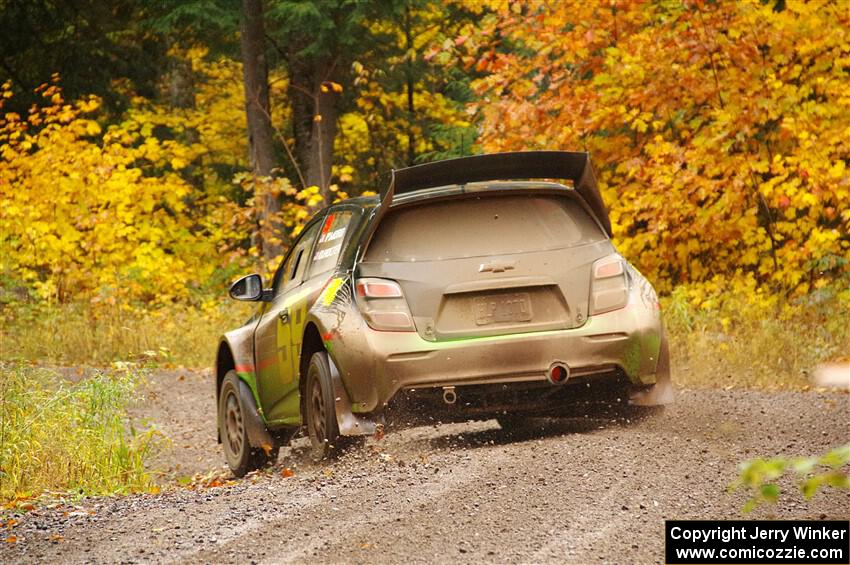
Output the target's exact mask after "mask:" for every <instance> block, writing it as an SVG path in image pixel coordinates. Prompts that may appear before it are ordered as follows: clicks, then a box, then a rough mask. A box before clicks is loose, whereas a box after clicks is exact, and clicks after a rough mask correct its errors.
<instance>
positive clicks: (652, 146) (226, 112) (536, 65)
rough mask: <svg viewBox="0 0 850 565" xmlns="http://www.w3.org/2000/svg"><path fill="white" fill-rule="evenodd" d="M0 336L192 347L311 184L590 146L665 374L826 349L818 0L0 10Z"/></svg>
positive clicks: (847, 147)
mask: <svg viewBox="0 0 850 565" xmlns="http://www.w3.org/2000/svg"><path fill="white" fill-rule="evenodd" d="M0 25H2V28H3V29H4V30H6V32H5V33H4V34H3V36H2V37H0V82H2V84H3V85H2V92H0V96H1V97H2V102H0V104H2V107H0V202H2V205H0V317H2V326H0V358H2V359H5V360H12V359H24V360H29V361H38V362H42V363H44V362H47V363H59V364H105V363H110V362H113V361H116V360H121V359H124V360H126V359H138V358H146V359H148V360H151V359H156V360H157V361H159V362H162V363H166V364H175V365H184V366H195V367H198V366H206V365H209V364H210V363H211V362H212V357H213V352H214V347H215V344H216V338H217V335H219V334H220V333H221V332H222V331H223V330H225V329H227V328H230V327H233V326H235V325H237V324H238V322H239V321H240V320H241V319H242V318H243V317H244V315H245V313H246V312H247V311H246V310H245V309H244V306H240V305H235V304H233V303H230V302H228V301H227V300H226V298H225V297H226V289H227V286H228V283H229V282H230V281H231V280H233V279H234V278H235V277H237V276H239V275H241V274H245V273H248V272H253V271H257V272H261V273H263V274H267V273H269V272H270V270H272V269H273V268H274V267H275V266H276V264H277V263H278V262H279V260H280V256H281V254H282V253H283V252H284V251H285V249H286V246H287V243H288V242H289V241H291V238H292V237H293V235H295V234H296V233H297V231H298V230H299V229H300V226H301V225H303V223H304V222H305V221H306V220H307V219H308V218H309V217H310V216H311V214H312V213H314V212H315V211H316V210H318V209H319V208H320V207H321V206H323V205H325V204H327V203H330V202H331V201H335V200H338V199H341V198H345V197H347V196H356V195H360V194H366V193H369V192H374V191H376V190H377V188H378V186H379V183H380V182H381V175H382V174H383V173H386V172H387V171H389V170H390V169H391V168H393V167H403V166H408V165H412V164H416V163H423V162H428V161H432V160H436V159H443V158H449V157H456V156H461V155H470V154H476V153H482V152H495V151H508V150H523V149H563V150H579V151H589V152H590V153H591V155H592V159H593V162H594V164H595V167H596V169H597V174H598V176H599V179H600V184H601V188H602V191H603V196H604V198H605V201H606V203H607V204H608V206H609V208H610V212H611V219H612V223H613V229H614V240H615V243H616V245H617V246H618V248H619V249H620V250H621V251H622V253H623V254H624V255H625V256H626V257H627V258H628V259H629V260H630V261H631V262H632V263H633V264H634V265H635V266H636V267H637V268H638V269H639V270H640V271H641V272H643V273H644V274H645V275H646V276H647V277H648V278H649V279H650V280H651V281H652V282H653V284H655V286H656V288H658V289H659V291H660V292H661V293H662V295H663V297H664V298H663V303H664V309H665V319H666V323H667V325H668V328H669V331H670V333H671V340H672V348H673V359H674V374H675V379H676V380H677V382H679V383H680V384H681V385H686V386H691V385H699V386H722V387H730V386H758V387H767V388H789V387H790V388H807V387H809V386H811V382H810V379H809V376H810V374H811V372H812V371H813V370H814V369H815V368H816V367H817V366H818V365H819V364H820V363H823V362H826V361H840V360H842V359H846V358H847V356H848V353H850V329H849V328H850V314H848V312H850V310H848V306H850V263H849V262H848V260H850V174H848V170H847V165H848V163H850V89H848V84H850V83H849V82H848V71H850V10H848V9H847V4H846V3H844V2H842V1H839V0H836V1H828V0H814V1H811V2H797V1H791V0H741V1H736V2H712V1H701V0H656V1H653V2H649V1H639V0H616V1H614V0H612V1H607V0H606V1H599V2H583V1H582V2H579V1H571V0H564V1H559V2H536V1H527V2H514V1H504V0H481V1H472V0H469V1H463V0H455V1H452V2H438V1H431V0H382V1H376V2H361V1H356V0H305V1H290V0H242V2H241V3H236V2H226V1H224V0H205V1H202V0H189V1H179V0H157V1H153V2H151V1H145V2H142V1H138V0H115V1H113V2H95V1H93V0H78V1H75V2H68V1H64V0H63V1H49V2H48V1H42V0H39V1H32V2H18V1H8V0H7V1H5V2H2V10H0Z"/></svg>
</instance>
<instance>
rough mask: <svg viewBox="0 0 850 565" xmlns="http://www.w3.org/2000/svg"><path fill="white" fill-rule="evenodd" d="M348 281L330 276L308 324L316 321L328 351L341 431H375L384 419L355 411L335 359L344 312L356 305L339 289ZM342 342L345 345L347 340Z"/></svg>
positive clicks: (325, 348)
mask: <svg viewBox="0 0 850 565" xmlns="http://www.w3.org/2000/svg"><path fill="white" fill-rule="evenodd" d="M335 281H338V282H335ZM346 285H350V277H349V276H347V275H346V276H340V277H335V278H333V279H331V281H330V282H329V283H328V286H327V287H326V291H324V292H323V293H322V295H320V296H319V299H318V300H317V301H316V303H315V304H314V306H313V308H311V310H310V312H309V314H308V316H307V320H306V322H307V323H306V324H305V327H307V326H308V325H309V324H313V325H315V327H316V328H317V329H318V330H319V335H320V336H321V338H322V346H323V348H324V350H325V351H326V352H327V354H328V365H329V367H330V374H331V381H332V384H333V391H334V400H335V402H334V411H335V412H336V420H337V424H338V426H339V433H340V435H344V436H358V435H372V434H374V433H375V432H376V430H377V429H378V426H379V425H380V424H381V421H380V420H376V419H373V418H369V417H367V416H365V415H362V414H355V413H354V411H353V410H352V406H351V396H350V395H349V394H348V390H347V389H346V387H345V383H344V382H343V379H342V376H341V374H340V371H339V368H338V365H337V361H336V359H337V355H336V352H335V351H334V348H335V345H336V344H337V343H339V341H338V340H336V339H335V338H336V337H337V334H338V332H339V331H340V327H341V325H342V322H343V320H344V319H345V316H347V315H350V314H352V312H349V311H347V310H349V309H351V308H353V307H354V306H353V302H352V301H351V297H350V296H348V294H349V293H347V292H345V291H344V290H343V291H341V290H340V289H343V288H345V287H346ZM340 345H341V346H342V347H345V345H344V344H340ZM302 377H303V375H302Z"/></svg>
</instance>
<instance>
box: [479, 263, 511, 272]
mask: <svg viewBox="0 0 850 565" xmlns="http://www.w3.org/2000/svg"><path fill="white" fill-rule="evenodd" d="M513 268H514V263H513V262H512V261H493V262H492V263H481V265H480V266H479V267H478V272H479V273H504V272H505V271H510V270H512V269H513Z"/></svg>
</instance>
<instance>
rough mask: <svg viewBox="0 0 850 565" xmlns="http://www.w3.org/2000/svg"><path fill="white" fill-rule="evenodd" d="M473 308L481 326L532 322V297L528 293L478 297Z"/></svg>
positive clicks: (476, 320)
mask: <svg viewBox="0 0 850 565" xmlns="http://www.w3.org/2000/svg"><path fill="white" fill-rule="evenodd" d="M473 308H474V309H475V323H476V324H477V325H479V326H486V325H488V324H499V323H504V322H530V321H531V296H529V294H528V293H527V292H515V293H511V294H495V295H491V296H476V297H475V300H474V301H473Z"/></svg>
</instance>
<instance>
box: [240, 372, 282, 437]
mask: <svg viewBox="0 0 850 565" xmlns="http://www.w3.org/2000/svg"><path fill="white" fill-rule="evenodd" d="M239 399H240V400H241V402H242V406H244V407H245V410H243V415H242V417H243V418H244V419H245V430H246V431H247V432H248V443H250V444H251V447H256V448H260V449H262V450H264V451H268V450H269V449H272V448H273V447H274V445H275V441H274V439H273V438H272V436H271V434H269V431H268V429H266V424H265V423H264V422H263V419H262V418H261V417H260V414H259V412H257V405H256V403H255V402H254V395H253V394H251V389H250V388H249V387H248V385H247V384H246V383H245V381H243V380H242V379H239Z"/></svg>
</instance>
